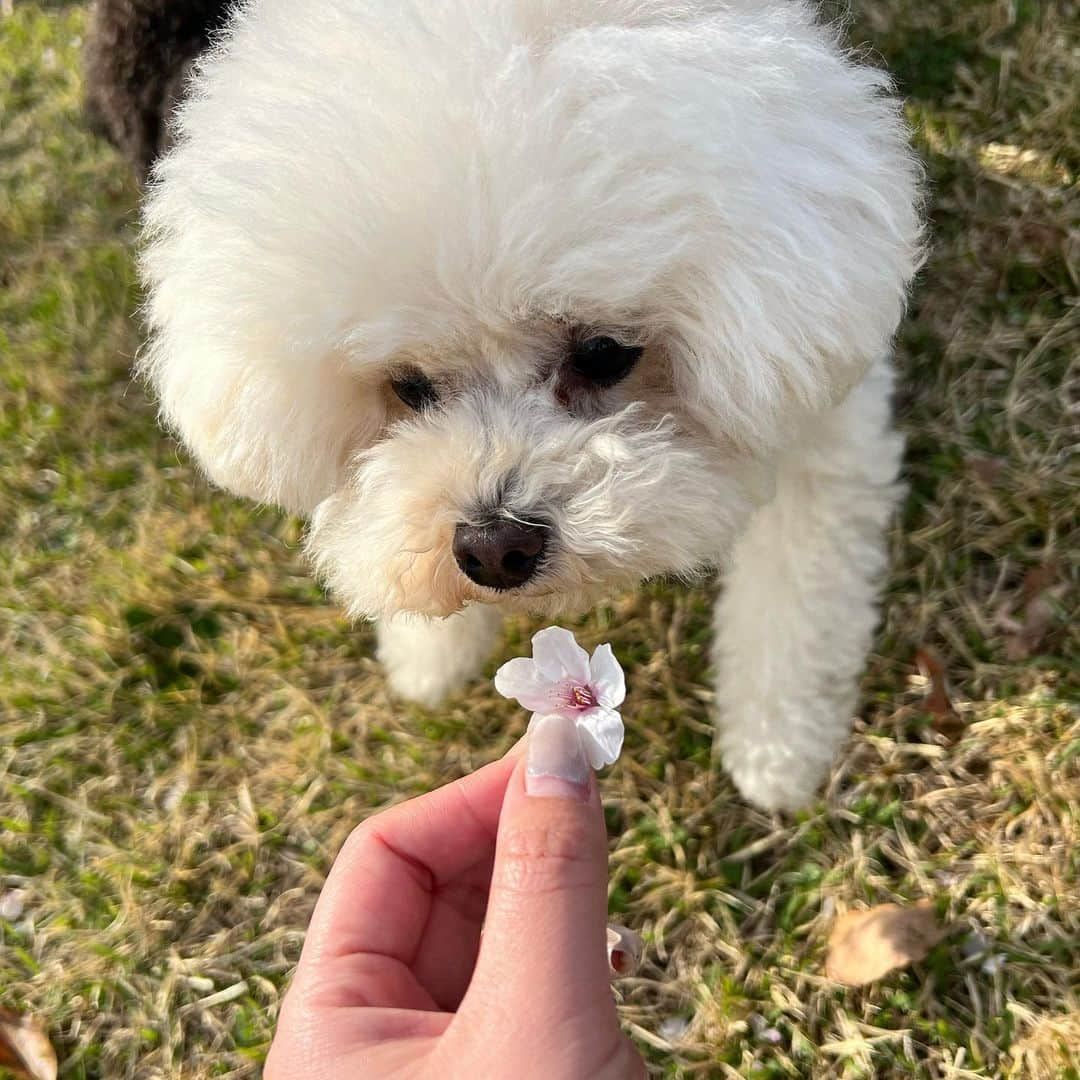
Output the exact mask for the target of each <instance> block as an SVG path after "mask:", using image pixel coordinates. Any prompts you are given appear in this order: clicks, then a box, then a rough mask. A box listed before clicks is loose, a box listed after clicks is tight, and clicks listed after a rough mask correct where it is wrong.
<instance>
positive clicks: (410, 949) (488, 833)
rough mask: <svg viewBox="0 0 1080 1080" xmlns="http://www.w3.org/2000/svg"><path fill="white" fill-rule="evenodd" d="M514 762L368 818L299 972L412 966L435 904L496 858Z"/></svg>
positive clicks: (346, 851)
mask: <svg viewBox="0 0 1080 1080" xmlns="http://www.w3.org/2000/svg"><path fill="white" fill-rule="evenodd" d="M514 764H515V759H514V758H513V757H507V758H501V759H500V760H499V761H495V762H492V763H491V764H490V765H486V766H485V767H484V768H482V769H479V770H478V771H477V772H475V773H472V774H470V775H469V776H465V777H463V778H462V779H460V780H456V781H454V782H453V783H451V784H447V785H446V786H445V787H441V788H439V789H437V790H436V791H433V792H431V793H430V794H428V795H422V796H420V798H417V799H412V800H410V801H409V802H406V803H402V804H400V805H399V806H394V807H391V808H390V809H389V810H386V811H384V812H382V813H381V814H377V815H375V816H374V817H372V818H369V819H368V820H367V821H366V822H364V823H363V824H362V825H359V826H358V827H357V828H356V829H354V830H353V832H352V833H351V834H350V836H349V838H348V840H346V841H345V844H344V846H343V847H342V849H341V852H340V853H339V854H338V857H337V859H336V860H335V862H334V865H333V867H332V868H331V870H330V875H329V877H328V878H327V880H326V885H325V886H324V887H323V891H322V895H321V896H320V897H319V900H318V903H317V904H316V906H315V912H314V914H313V915H312V919H311V925H310V927H309V928H308V935H307V940H306V942H305V945H304V954H303V956H302V957H301V960H300V966H301V967H304V966H305V963H309V964H310V963H322V962H324V961H327V960H333V959H335V958H339V957H342V956H355V955H356V954H358V953H375V954H379V955H381V956H383V957H386V958H389V959H392V960H396V961H399V962H400V963H402V964H405V965H406V966H410V965H411V964H412V962H413V960H414V959H415V955H414V954H415V949H416V944H417V943H418V941H419V940H420V937H421V935H422V934H423V932H424V926H425V923H426V921H427V916H428V911H429V908H430V905H431V897H432V894H433V893H434V891H435V890H436V889H437V888H438V887H439V886H440V885H442V884H444V883H446V882H448V881H451V880H453V879H454V878H455V877H456V876H457V875H459V874H461V873H463V872H464V871H466V870H468V869H469V868H470V867H472V866H474V865H475V864H476V863H477V862H478V861H480V860H481V859H484V858H488V857H490V854H491V852H492V850H493V848H494V844H495V837H496V834H497V832H498V827H499V812H500V810H501V808H502V801H503V795H504V793H505V791H506V785H507V782H508V781H509V779H510V775H511V774H512V772H513V770H514Z"/></svg>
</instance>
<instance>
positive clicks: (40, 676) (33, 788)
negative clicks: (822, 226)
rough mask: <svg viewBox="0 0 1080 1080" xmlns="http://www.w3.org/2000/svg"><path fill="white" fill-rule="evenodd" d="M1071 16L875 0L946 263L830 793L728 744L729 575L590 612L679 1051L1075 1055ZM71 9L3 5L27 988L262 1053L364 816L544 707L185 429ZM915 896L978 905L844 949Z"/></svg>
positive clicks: (101, 1036) (689, 1069)
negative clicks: (877, 625) (317, 578)
mask: <svg viewBox="0 0 1080 1080" xmlns="http://www.w3.org/2000/svg"><path fill="white" fill-rule="evenodd" d="M1077 16H1078V11H1077V8H1076V5H1075V4H1074V3H1056V4H1055V3H1035V2H1033V0H1009V2H1005V0H1000V2H997V0H995V2H981V3H980V2H974V0H943V2H941V3H938V4H933V5H931V4H922V3H918V2H917V0H880V2H868V3H860V4H858V5H857V7H856V9H855V11H854V19H853V26H852V40H853V41H855V42H868V43H869V45H868V46H867V47H868V49H870V50H871V54H872V55H873V56H874V57H876V58H879V59H881V60H882V61H883V62H886V63H888V64H890V66H892V67H893V68H894V70H895V71H896V73H897V75H898V77H899V79H900V81H901V83H902V86H903V88H904V90H905V92H906V93H907V95H908V99H909V106H908V109H909V115H910V118H911V120H912V123H913V124H914V126H915V128H916V139H917V143H918V147H919V150H920V152H921V153H922V154H923V155H924V156H925V158H926V161H927V164H928V172H929V178H930V181H931V200H932V219H933V232H934V249H933V254H932V257H931V259H930V261H929V264H928V266H927V267H926V270H925V272H924V274H923V275H922V280H921V282H920V285H919V288H918V291H917V294H916V296H915V298H914V301H913V304H912V308H911V312H910V315H909V317H908V319H907V320H906V322H905V323H904V325H903V327H902V329H901V331H900V335H899V344H898V362H899V366H900V369H901V372H902V385H901V394H900V398H899V401H898V411H899V416H900V419H901V422H902V424H903V427H904V429H905V431H906V433H907V435H908V439H909V447H910V449H909V452H908V457H907V463H906V478H907V481H908V484H909V495H908V498H907V501H906V504H905V506H904V509H903V514H902V519H903V520H902V522H901V523H899V524H898V526H897V528H896V529H895V531H894V535H893V555H894V558H893V564H894V569H893V572H892V576H891V579H890V581H889V584H888V589H887V596H886V605H885V617H884V621H883V624H882V626H881V629H880V632H879V634H878V638H877V642H876V646H875V651H874V654H873V656H872V658H871V661H870V664H869V668H868V672H867V675H866V678H865V684H864V695H863V704H862V710H861V714H860V717H859V720H858V723H857V730H856V735H855V737H854V738H853V740H852V742H851V745H850V747H849V749H848V751H847V753H846V754H845V756H844V759H843V761H842V763H841V764H840V766H839V767H838V769H837V771H836V774H835V777H834V779H833V782H832V784H831V786H830V788H829V790H828V791H827V792H826V793H825V795H824V796H823V798H822V799H821V800H820V801H819V802H818V803H817V805H815V806H814V807H813V808H812V809H811V810H810V811H808V812H805V813H803V814H801V815H799V816H798V817H797V818H796V819H795V820H781V819H778V818H770V817H768V816H766V815H763V814H760V813H757V812H755V811H752V810H750V809H748V808H747V807H746V806H745V805H743V804H742V803H741V802H740V801H739V800H738V799H737V798H736V797H735V796H734V794H733V791H732V788H731V786H730V784H729V783H728V781H727V780H726V779H724V778H723V776H722V775H721V774H720V773H719V772H718V771H717V769H716V768H715V767H712V766H711V765H710V761H709V748H710V741H711V734H710V727H709V722H708V707H709V690H708V680H707V671H706V664H705V656H706V652H707V649H706V641H707V628H708V605H709V600H710V597H709V596H708V595H707V591H690V592H687V591H682V590H675V589H671V588H667V587H660V586H650V587H647V588H644V589H643V590H641V591H640V592H638V593H636V594H632V595H626V596H623V597H620V598H618V599H617V600H615V601H613V602H612V603H611V604H610V605H608V606H607V607H605V608H603V609H602V610H600V611H598V612H596V613H594V614H593V615H592V616H591V617H590V618H589V619H588V620H586V621H584V622H583V623H581V625H580V627H579V633H580V635H581V637H582V639H583V640H584V641H586V642H587V643H589V644H590V645H591V644H592V643H594V642H596V641H598V640H601V639H603V640H608V639H610V640H612V641H613V642H614V643H615V645H616V649H617V651H618V653H619V655H620V656H621V657H622V658H623V659H624V660H625V661H626V662H627V664H628V667H629V670H630V678H631V682H632V685H633V695H632V698H631V700H632V703H633V707H632V712H631V716H630V720H631V730H630V733H629V737H628V746H627V752H626V753H625V754H624V756H623V759H622V761H621V762H620V764H619V766H618V768H616V769H615V770H614V771H613V772H612V774H611V775H610V776H608V777H606V778H605V779H604V782H603V792H604V800H605V805H606V808H607V814H608V823H609V827H610V834H611V838H612V849H611V865H612V883H611V908H612V911H613V912H614V913H617V916H618V918H619V920H620V921H623V922H626V923H628V924H629V925H631V926H634V927H636V928H638V929H640V930H642V931H643V932H644V934H645V936H646V938H647V941H648V955H649V960H648V964H647V965H646V967H645V969H644V971H643V972H642V973H641V975H640V977H637V978H635V979H631V980H628V981H627V982H625V983H624V984H622V989H621V996H622V1004H621V1009H622V1015H623V1018H624V1020H625V1023H626V1025H627V1026H628V1029H629V1030H630V1031H631V1032H632V1033H633V1034H634V1035H635V1037H636V1038H637V1039H638V1040H639V1043H640V1045H641V1046H642V1048H643V1051H644V1052H645V1053H646V1054H647V1056H648V1058H649V1060H650V1062H651V1063H652V1065H653V1067H654V1069H655V1071H656V1073H657V1075H665V1076H683V1075H687V1076H689V1075H692V1074H703V1075H707V1076H718V1077H719V1076H744V1077H758V1078H774V1077H775V1078H778V1077H803V1076H805V1077H844V1078H856V1077H872V1076H873V1077H908V1076H912V1077H915V1076H917V1077H935V1078H936V1077H941V1078H956V1080H962V1078H967V1077H997V1076H1006V1077H1032V1078H1044V1077H1045V1078H1059V1077H1065V1078H1068V1077H1073V1078H1076V1077H1078V1076H1080V1059H1078V1054H1080V1051H1078V1049H1077V1048H1078V1047H1080V718H1078V713H1077V710H1076V707H1075V706H1076V701H1077V694H1076V689H1077V680H1076V669H1075V666H1074V664H1075V659H1076V656H1077V648H1076V646H1077V640H1076V638H1077V634H1076V626H1075V624H1070V623H1069V621H1068V614H1069V609H1070V603H1072V604H1075V593H1074V592H1071V591H1069V590H1070V589H1071V587H1072V585H1073V584H1074V583H1075V578H1076V564H1075V558H1076V553H1077V544H1076V540H1077V537H1076V525H1077V517H1078V501H1080V500H1078V497H1077V488H1076V480H1077V474H1076V472H1075V471H1070V470H1071V465H1070V457H1069V453H1070V449H1071V446H1070V444H1071V443H1075V434H1076V428H1075V425H1074V426H1072V427H1070V418H1071V419H1072V420H1073V421H1074V420H1075V411H1072V412H1070V408H1073V409H1074V406H1075V400H1076V390H1077V372H1076V367H1075V364H1076V360H1077V354H1078V352H1080V349H1078V346H1080V323H1078V318H1077V316H1078V312H1077V307H1076V298H1077V294H1078V291H1080V288H1078V286H1080V281H1078V274H1077V262H1076V256H1077V253H1078V245H1077V226H1078V225H1080V221H1078V217H1080V209H1078V204H1080V199H1078V198H1077V187H1076V181H1077V177H1078V176H1080V126H1078V124H1077V116H1078V111H1077V110H1078V105H1080V96H1078V89H1077V88H1078V87H1080V71H1078V70H1077V61H1076V57H1077V40H1076V37H1075V36H1070V30H1069V27H1070V25H1071V26H1072V27H1073V28H1075V27H1076V25H1077ZM85 18H86V13H85V10H84V8H83V6H82V5H81V4H64V3H49V4H36V3H29V2H22V0H16V3H15V6H14V12H13V14H9V15H7V16H4V17H2V18H0V395H2V396H0V1004H3V1005H8V1006H13V1007H17V1008H23V1009H28V1010H31V1011H33V1012H35V1013H38V1014H39V1015H41V1016H43V1017H44V1018H45V1019H46V1020H47V1022H48V1023H49V1025H50V1028H51V1032H52V1036H53V1039H54V1041H55V1043H56V1045H57V1047H58V1049H59V1052H60V1055H61V1059H62V1075H63V1076H64V1077H69V1078H90V1077H108V1078H126V1077H163V1076H170V1077H173V1076H178V1077H188V1078H197V1077H198V1078H201V1077H214V1076H216V1077H224V1076H229V1077H246V1076H253V1075H256V1074H257V1073H258V1070H259V1062H260V1061H261V1059H262V1058H263V1056H264V1054H265V1052H266V1048H267V1045H268V1041H269V1039H270V1036H271V1033H272V1031H273V1024H274V1018H275V1014H276V1010H277V1008H278V1005H279V1003H280V1000H281V995H282V992H283V990H284V988H285V986H286V984H287V981H288V976H289V971H290V968H291V966H292V965H293V963H294V962H295V960H296V958H297V955H298V952H299V948H300V944H301V941H302V938H303V933H304V927H305V925H306V920H307V917H308V915H309V912H310V910H311V906H312V903H313V901H314V899H315V896H316V895H317V893H318V889H319V886H320V883H321V881H322V879H323V875H324V873H325V871H326V869H327V866H328V865H329V862H330V860H331V859H332V857H333V855H334V853H335V851H336V850H337V847H338V846H339V844H340V843H341V842H342V840H343V838H344V837H345V835H346V834H347V832H348V831H349V829H350V828H351V827H352V825H353V824H354V823H355V822H357V821H359V820H360V819H362V818H363V817H365V816H366V815H367V814H369V813H371V812H372V811H373V810H375V809H377V808H379V807H381V806H384V805H386V804H388V803H390V802H393V801H394V800H397V799H400V798H402V797H404V796H408V795H411V794H414V793H418V792H422V791H425V790H427V789H428V788H430V787H432V786H434V785H436V784H439V783H442V782H444V781H446V780H449V779H451V778H453V777H456V776H459V775H461V774H462V773H464V772H466V771H467V770H470V769H473V768H475V767H476V766H477V765H479V764H481V763H483V762H485V761H487V760H489V759H490V758H491V757H493V756H494V755H497V754H500V753H501V752H503V751H504V750H505V749H506V748H507V747H508V746H509V745H510V743H511V742H512V741H513V740H514V739H515V738H516V737H517V736H518V735H520V734H521V731H522V724H523V719H524V717H523V714H522V713H521V712H520V711H518V710H516V709H515V708H514V707H513V706H512V705H511V704H510V703H508V702H504V701H502V700H497V699H496V698H495V697H494V695H493V692H492V691H491V689H490V685H484V686H479V687H477V688H476V689H475V690H473V691H472V692H471V693H469V694H468V695H467V696H465V697H463V698H461V699H459V700H457V701H455V702H454V703H452V704H451V705H450V706H449V707H447V708H446V709H444V710H442V711H440V712H438V713H427V712H424V711H422V710H419V709H413V708H403V707H400V706H398V705H395V704H393V703H392V702H391V701H390V700H388V698H387V695H386V691H385V688H384V686H383V683H382V680H381V678H380V676H379V673H378V671H377V669H376V667H375V665H374V663H373V661H372V659H371V644H372V640H371V634H370V632H369V631H368V630H367V629H365V628H362V627H361V628H350V627H349V626H347V625H346V624H345V622H344V621H343V620H342V618H341V616H340V614H339V612H338V611H337V610H336V609H335V607H334V606H333V605H332V604H331V603H329V602H328V601H327V600H326V599H325V598H324V597H323V596H322V595H321V594H320V592H319V590H318V589H317V588H316V587H315V586H314V585H313V584H312V582H311V579H310V577H309V575H308V572H307V569H306V567H305V566H304V564H303V562H302V560H301V559H300V557H299V554H298V543H299V538H300V526H299V524H298V523H297V522H296V521H294V520H292V519H290V518H287V517H284V516H280V515H277V514H275V513H272V512H270V511H265V510H258V509H255V508H253V507H251V506H249V505H247V504H244V503H241V502H238V501H233V500H230V499H228V498H226V497H224V496H222V495H220V494H215V493H212V492H211V491H210V490H209V489H208V488H207V486H206V485H205V484H204V483H203V482H202V481H201V480H200V479H199V478H198V477H197V476H196V475H195V473H194V472H193V470H192V468H191V466H190V463H189V462H188V461H187V460H186V459H185V458H184V457H183V456H182V455H181V454H180V453H179V452H178V451H177V449H176V447H175V446H174V445H173V444H172V443H171V442H170V441H169V440H168V439H166V438H165V437H163V436H162V435H161V434H160V432H159V431H158V429H157V427H156V424H155V421H154V416H153V410H152V408H151V406H150V405H149V403H148V402H147V400H146V397H145V395H144V393H143V391H142V389H141V388H140V387H138V386H137V385H133V384H132V383H131V381H130V375H129V365H130V361H131V357H132V355H133V353H134V351H135V349H136V347H137V345H138V328H137V324H136V322H135V321H134V320H133V319H132V318H131V314H132V312H133V311H134V309H135V308H136V306H137V304H138V293H137V287H136V284H135V280H134V276H133V271H132V241H133V237H134V233H135V227H136V205H137V193H136V191H135V189H134V188H133V186H132V184H131V182H130V181H129V180H128V179H127V177H126V174H125V171H124V169H123V168H122V167H121V166H120V164H119V163H118V162H117V161H116V160H115V158H114V156H113V155H112V153H111V152H110V151H109V150H108V149H107V148H106V147H104V146H103V145H102V144H100V143H98V142H96V141H95V140H94V139H93V138H91V137H90V136H89V135H88V134H86V133H85V132H84V130H83V129H82V127H81V125H80V118H79V97H80V87H79V76H78V65H77V57H78V45H79V36H80V34H81V33H82V31H83V28H84V26H85ZM1025 628H1026V630H1025ZM530 631H531V627H530V626H528V625H526V624H524V623H518V624H516V625H515V626H514V627H512V628H511V635H510V641H509V642H508V645H507V650H508V651H509V650H515V649H520V648H522V647H523V643H524V642H525V640H526V639H527V635H528V633H529V632H530ZM919 649H924V650H926V649H929V650H932V651H933V652H934V653H935V654H936V655H937V656H938V657H940V659H941V660H942V662H943V663H944V666H945V670H946V672H947V675H948V678H949V681H950V684H951V688H952V694H953V700H954V703H955V706H956V711H957V713H958V714H959V721H960V724H959V731H958V732H955V735H957V736H958V737H956V738H955V740H954V741H950V740H949V739H946V738H945V737H944V736H943V735H942V734H941V733H940V731H939V730H937V729H938V728H940V727H941V725H940V724H939V723H938V722H937V721H936V720H935V717H934V716H933V715H931V714H930V713H928V711H927V708H926V703H925V700H924V696H923V694H924V690H925V687H923V686H922V685H921V683H920V680H919V677H918V676H917V675H916V673H915V672H916V669H915V666H914V660H915V654H916V652H917V651H918V650H919ZM956 726H957V725H956V724H955V723H954V725H953V727H954V728H955V727H956ZM921 897H931V898H933V899H934V900H935V902H936V904H937V905H938V908H939V910H940V914H941V916H942V918H943V919H944V920H946V921H947V922H948V924H949V925H950V927H951V933H950V935H949V936H948V938H947V939H946V940H945V941H944V942H943V943H942V944H941V945H939V946H938V947H937V948H936V949H935V950H934V952H933V953H931V955H930V956H929V958H928V959H927V961H926V962H924V963H922V964H920V965H918V966H917V967H915V968H913V969H911V970H908V971H904V972H900V973H897V974H894V975H893V976H891V977H888V978H886V979H884V980H882V981H881V982H880V983H878V984H875V985H873V986H871V987H869V988H866V989H864V990H843V989H840V988H838V987H835V986H833V985H830V984H829V983H828V982H827V981H826V980H825V979H824V977H823V975H822V971H823V951H824V942H825V940H826V937H827V934H828V929H829V926H830V925H831V922H832V919H833V917H834V915H835V913H836V912H837V911H839V910H842V909H843V908H847V907H852V906H859V905H864V904H870V903H875V902H882V901H887V900H894V899H898V900H907V901H910V900H914V899H917V898H921Z"/></svg>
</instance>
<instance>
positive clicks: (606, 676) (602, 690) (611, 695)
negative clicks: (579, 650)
mask: <svg viewBox="0 0 1080 1080" xmlns="http://www.w3.org/2000/svg"><path fill="white" fill-rule="evenodd" d="M589 685H590V686H591V687H592V688H593V692H594V693H595V694H596V697H597V700H598V701H599V702H600V704H601V705H606V706H607V707H608V708H609V709H617V708H618V707H619V706H620V705H621V704H622V703H623V701H624V700H625V698H626V676H625V675H624V674H623V669H622V667H621V666H620V664H619V661H618V660H616V659H615V653H614V652H612V650H611V646H610V645H606V644H605V645H597V646H596V648H595V649H594V650H593V654H592V659H591V660H590V661H589Z"/></svg>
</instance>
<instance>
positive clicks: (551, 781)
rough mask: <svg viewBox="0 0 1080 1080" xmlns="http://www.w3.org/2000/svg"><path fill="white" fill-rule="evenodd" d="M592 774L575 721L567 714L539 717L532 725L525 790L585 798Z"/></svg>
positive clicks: (527, 754)
mask: <svg viewBox="0 0 1080 1080" xmlns="http://www.w3.org/2000/svg"><path fill="white" fill-rule="evenodd" d="M591 777H592V770H591V769H590V768H589V763H588V762H587V761H586V760H585V751H584V750H583V749H582V746H581V736H580V735H578V731H577V725H576V724H575V723H574V721H573V720H567V719H566V717H564V716H540V717H537V719H536V720H535V721H534V722H533V724H532V725H531V726H530V728H529V742H528V750H527V751H526V757H525V791H526V793H527V794H529V795H542V796H546V797H547V798H555V799H576V800H577V801H578V802H585V801H586V800H587V799H588V797H589V783H590V780H591Z"/></svg>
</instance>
